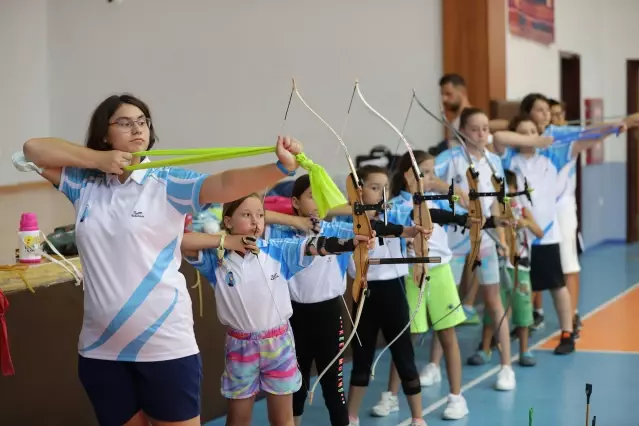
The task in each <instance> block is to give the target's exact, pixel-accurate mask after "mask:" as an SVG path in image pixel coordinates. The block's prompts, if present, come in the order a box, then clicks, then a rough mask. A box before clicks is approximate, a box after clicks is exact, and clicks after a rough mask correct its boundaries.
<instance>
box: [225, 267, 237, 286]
mask: <svg viewBox="0 0 639 426" xmlns="http://www.w3.org/2000/svg"><path fill="white" fill-rule="evenodd" d="M226 283H227V284H228V286H229V287H235V277H234V276H233V271H228V272H227V273H226Z"/></svg>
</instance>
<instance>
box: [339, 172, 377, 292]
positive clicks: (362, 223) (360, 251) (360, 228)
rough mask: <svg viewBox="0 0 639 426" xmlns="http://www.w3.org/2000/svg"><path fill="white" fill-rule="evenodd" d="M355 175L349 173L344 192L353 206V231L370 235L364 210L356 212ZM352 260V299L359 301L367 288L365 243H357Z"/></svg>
mask: <svg viewBox="0 0 639 426" xmlns="http://www.w3.org/2000/svg"><path fill="white" fill-rule="evenodd" d="M355 179H356V178H355V176H354V175H353V174H350V175H349V176H348V178H347V179H346V194H347V196H348V202H349V204H350V205H351V207H353V233H354V234H355V235H365V236H367V237H371V236H372V235H373V230H372V228H371V222H370V219H369V218H368V216H367V215H366V213H365V212H356V211H355V206H356V205H358V204H359V205H363V202H362V201H363V200H362V198H361V189H360V187H359V186H358V185H356V183H355V182H356V181H355ZM353 260H354V262H355V278H354V279H353V290H352V294H353V300H354V301H355V303H359V300H360V296H361V294H362V290H365V289H366V288H367V284H366V282H367V278H366V276H367V274H368V247H367V246H366V244H358V245H357V247H355V251H354V252H353Z"/></svg>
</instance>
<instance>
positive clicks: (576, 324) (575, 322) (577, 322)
mask: <svg viewBox="0 0 639 426" xmlns="http://www.w3.org/2000/svg"><path fill="white" fill-rule="evenodd" d="M581 327H582V323H581V317H580V316H579V314H575V316H574V317H573V319H572V329H573V330H575V339H579V337H580V334H581Z"/></svg>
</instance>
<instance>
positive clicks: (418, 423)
mask: <svg viewBox="0 0 639 426" xmlns="http://www.w3.org/2000/svg"><path fill="white" fill-rule="evenodd" d="M410 426H428V425H427V424H426V420H424V419H419V420H414V421H413V422H411V424H410Z"/></svg>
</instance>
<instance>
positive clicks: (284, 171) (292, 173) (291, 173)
mask: <svg viewBox="0 0 639 426" xmlns="http://www.w3.org/2000/svg"><path fill="white" fill-rule="evenodd" d="M275 165H276V166H277V168H278V169H280V172H282V173H284V174H285V175H286V176H295V170H293V171H289V170H288V169H287V168H286V167H284V164H282V162H281V161H280V160H277V163H275Z"/></svg>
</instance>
